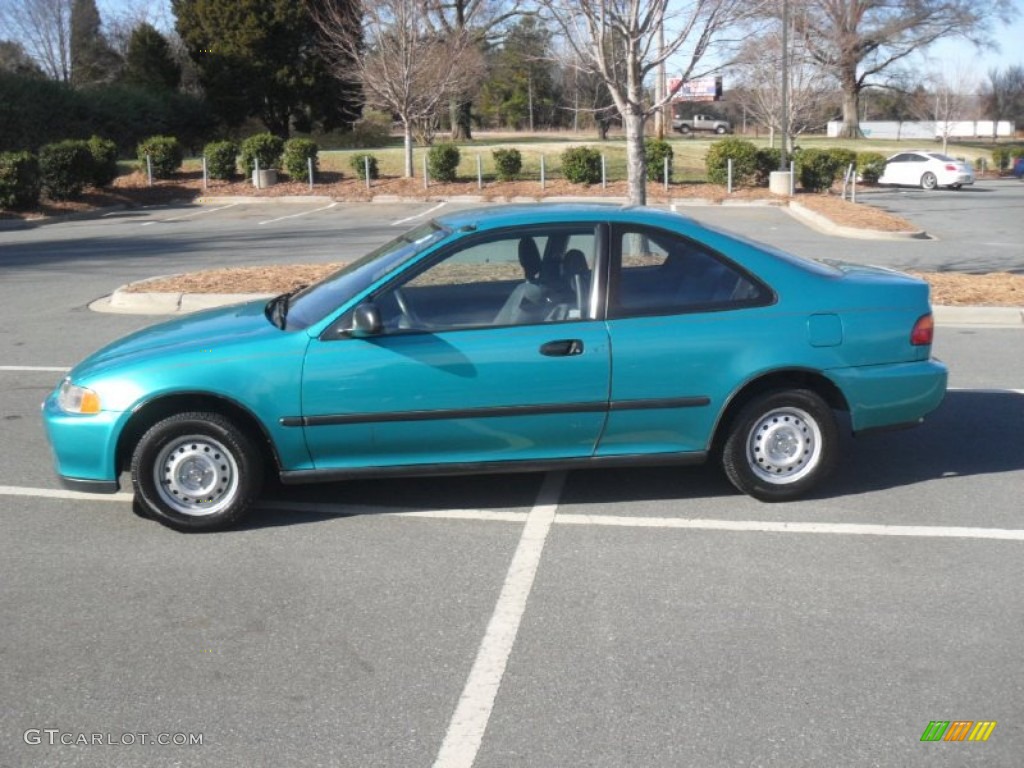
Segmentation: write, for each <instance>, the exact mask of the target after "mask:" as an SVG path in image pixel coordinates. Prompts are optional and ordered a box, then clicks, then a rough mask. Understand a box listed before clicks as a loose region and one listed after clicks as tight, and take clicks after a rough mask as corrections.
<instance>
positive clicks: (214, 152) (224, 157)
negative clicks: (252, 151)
mask: <svg viewBox="0 0 1024 768" xmlns="http://www.w3.org/2000/svg"><path fill="white" fill-rule="evenodd" d="M203 155H204V156H205V157H206V173H207V175H208V176H209V177H210V178H211V179H221V180H222V181H230V180H231V179H232V178H234V176H235V173H236V171H237V170H238V167H237V161H238V145H237V144H235V142H233V141H211V142H210V143H209V144H207V145H206V146H205V147H203Z"/></svg>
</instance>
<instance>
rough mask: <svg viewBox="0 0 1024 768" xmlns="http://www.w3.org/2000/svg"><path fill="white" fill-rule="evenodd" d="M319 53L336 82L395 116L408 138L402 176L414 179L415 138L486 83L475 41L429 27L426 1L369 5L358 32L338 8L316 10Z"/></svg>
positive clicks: (372, 0) (372, 1) (376, 0)
mask: <svg viewBox="0 0 1024 768" xmlns="http://www.w3.org/2000/svg"><path fill="white" fill-rule="evenodd" d="M313 15H314V18H315V20H316V23H317V26H318V28H319V30H320V36H321V40H322V45H323V47H324V49H325V52H326V53H327V56H328V58H329V59H330V60H332V61H334V62H336V63H337V68H336V74H337V75H338V76H339V77H340V78H343V79H346V80H348V81H350V82H355V83H358V84H359V85H360V86H361V87H362V89H363V93H364V94H365V96H366V100H367V103H368V104H370V105H371V106H375V107H379V108H380V109H383V110H385V111H387V112H390V113H393V114H395V115H397V116H398V119H399V120H400V121H401V123H402V128H403V131H404V136H405V175H406V177H412V176H413V162H412V148H413V132H414V131H415V130H416V128H417V126H418V125H424V124H427V125H429V121H430V120H431V119H433V118H434V117H435V116H436V115H437V112H438V109H439V108H440V107H441V105H443V104H447V103H448V101H449V99H451V98H452V97H454V96H457V95H458V94H461V93H465V92H466V90H468V88H469V87H470V85H471V84H472V83H473V82H475V81H478V80H479V79H480V76H481V71H482V70H481V68H482V62H481V60H480V56H479V51H478V50H477V48H476V45H475V41H474V40H473V37H472V35H470V34H469V33H468V32H467V31H465V30H462V31H459V30H451V31H450V32H449V33H447V34H439V33H438V32H436V31H434V30H432V29H431V27H430V20H429V19H428V17H427V10H426V8H425V7H424V5H423V3H422V2H421V0H369V1H368V2H366V3H364V5H363V18H362V22H361V24H354V23H353V21H352V18H351V16H349V15H348V14H344V13H342V12H340V11H339V10H338V9H337V8H336V6H335V4H334V3H322V4H317V5H315V6H314V7H313Z"/></svg>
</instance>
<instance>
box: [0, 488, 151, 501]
mask: <svg viewBox="0 0 1024 768" xmlns="http://www.w3.org/2000/svg"><path fill="white" fill-rule="evenodd" d="M0 496H31V497H33V498H43V499H68V500H77V501H118V502H123V501H131V500H132V498H133V497H132V494H130V493H82V492H81V491H64V490H61V489H59V488H24V487H22V486H18V485H0Z"/></svg>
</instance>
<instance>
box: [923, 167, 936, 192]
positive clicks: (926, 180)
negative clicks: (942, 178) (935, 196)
mask: <svg viewBox="0 0 1024 768" xmlns="http://www.w3.org/2000/svg"><path fill="white" fill-rule="evenodd" d="M937 186H939V180H938V179H937V178H936V177H935V174H934V173H932V172H930V171H929V172H928V173H926V174H925V175H924V176H922V177H921V189H935V188H936V187H937Z"/></svg>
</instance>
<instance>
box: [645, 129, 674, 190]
mask: <svg viewBox="0 0 1024 768" xmlns="http://www.w3.org/2000/svg"><path fill="white" fill-rule="evenodd" d="M644 155H645V156H646V157H647V178H648V179H650V180H652V181H661V182H663V181H665V160H666V159H668V175H669V178H670V179H671V178H672V158H673V157H674V153H673V151H672V145H671V144H669V143H668V142H667V141H665V140H664V139H647V140H646V141H645V142H644Z"/></svg>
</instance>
